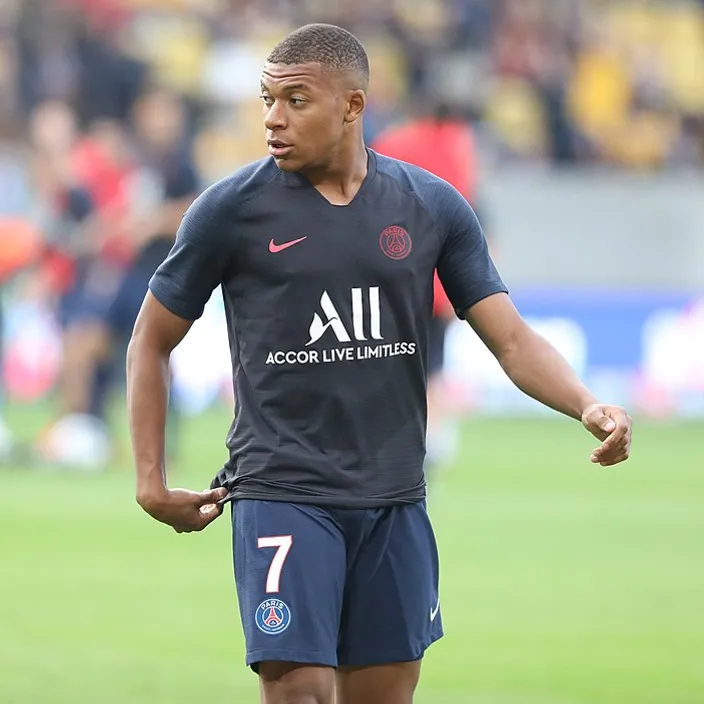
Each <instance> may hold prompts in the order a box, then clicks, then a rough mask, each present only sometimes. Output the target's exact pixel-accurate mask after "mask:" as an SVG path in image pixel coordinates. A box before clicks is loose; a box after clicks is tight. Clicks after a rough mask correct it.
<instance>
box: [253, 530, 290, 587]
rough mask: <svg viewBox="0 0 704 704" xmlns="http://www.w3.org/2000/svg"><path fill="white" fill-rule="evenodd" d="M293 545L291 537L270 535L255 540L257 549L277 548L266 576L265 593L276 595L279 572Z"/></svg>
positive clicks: (279, 578) (279, 579)
mask: <svg viewBox="0 0 704 704" xmlns="http://www.w3.org/2000/svg"><path fill="white" fill-rule="evenodd" d="M291 545H293V536H292V535H272V536H271V537H266V538H257V547H258V548H277V550H276V554H275V555H274V559H273V560H272V561H271V564H270V565H269V572H268V573H267V576H266V593H267V594H278V593H279V583H280V581H281V570H282V569H283V568H284V562H286V557H287V556H288V551H289V550H290V549H291Z"/></svg>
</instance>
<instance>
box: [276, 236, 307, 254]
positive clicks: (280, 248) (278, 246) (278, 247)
mask: <svg viewBox="0 0 704 704" xmlns="http://www.w3.org/2000/svg"><path fill="white" fill-rule="evenodd" d="M306 239H308V236H307V235H306V236H305V237H299V238H298V239H297V240H291V241H290V242H284V243H283V244H276V243H275V242H274V240H273V239H272V240H270V241H269V251H270V252H271V253H272V254H276V253H277V252H283V250H284V249H288V248H289V247H293V245H294V244H298V243H299V242H303V240H306Z"/></svg>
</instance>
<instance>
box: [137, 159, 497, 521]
mask: <svg viewBox="0 0 704 704" xmlns="http://www.w3.org/2000/svg"><path fill="white" fill-rule="evenodd" d="M436 268H437V271H438V273H439V276H440V278H441V281H442V283H443V285H444V287H445V290H446V292H447V294H448V296H449V298H450V300H451V301H452V304H453V305H454V307H455V309H456V310H457V311H458V314H461V313H464V311H466V310H467V308H469V307H470V306H472V305H473V304H475V303H477V302H478V301H479V300H481V299H483V298H485V297H486V296H489V295H491V294H494V293H497V292H502V291H506V288H505V286H504V284H503V282H502V281H501V278H500V277H499V274H498V273H497V271H496V268H495V267H494V264H493V263H492V261H491V259H490V257H489V254H488V251H487V246H486V242H485V239H484V235H483V233H482V230H481V227H480V225H479V222H478V221H477V218H476V216H475V214H474V212H473V210H472V209H471V207H470V206H469V205H468V203H467V201H466V200H465V199H464V198H463V197H462V196H461V195H460V194H459V193H458V192H457V191H456V190H455V189H454V188H453V187H452V186H450V185H449V184H448V183H446V182H445V181H442V180H441V179H439V178H437V177H436V176H433V175H431V174H430V173H428V172H426V171H424V170H422V169H419V168H417V167H414V166H411V165H408V164H404V163H402V162H399V161H396V160H394V159H389V158H386V157H382V156H380V155H378V154H376V153H375V152H373V151H371V150H369V166H368V172H367V176H366V178H365V180H364V182H363V183H362V186H361V188H360V190H359V191H358V193H357V195H356V196H355V198H354V199H353V200H352V202H351V203H350V204H349V205H346V206H336V205H331V204H330V203H329V202H328V201H327V200H326V199H325V198H324V197H323V196H322V195H321V194H320V193H319V192H318V191H317V190H316V189H315V188H314V187H313V186H311V184H310V182H308V181H307V180H306V179H305V178H304V177H303V176H301V175H299V174H296V173H289V172H285V171H281V170H280V169H279V168H278V167H277V166H276V163H275V162H274V160H273V159H272V158H266V159H264V160H261V161H258V162H255V163H253V164H250V165H248V166H245V167H244V168H242V169H240V170H239V171H237V172H236V173H235V174H234V175H232V176H230V177H228V178H226V179H224V180H222V181H219V182H218V183H216V184H214V185H213V186H211V187H210V188H209V189H208V190H206V191H205V192H204V193H203V194H202V195H201V196H200V197H199V198H198V199H197V200H196V201H195V202H194V204H193V205H192V206H191V208H190V209H189V210H188V212H187V213H186V215H185V217H184V220H183V223H182V225H181V228H180V230H179V233H178V236H177V239H176V243H175V245H174V247H173V249H172V250H171V253H170V254H169V256H168V257H167V259H166V261H165V262H164V263H163V264H162V265H161V267H160V268H159V269H158V271H157V272H156V274H155V275H154V277H153V279H152V281H151V284H150V288H151V291H152V293H153V294H154V295H155V296H156V298H157V299H158V300H159V301H160V302H161V303H162V304H163V305H164V306H166V308H168V309H169V310H171V311H172V312H173V313H175V314H176V315H178V316H180V317H182V318H186V319H189V320H195V319H196V318H198V317H199V316H200V315H201V314H202V312H203V308H204V306H205V304H206V302H207V301H208V299H209V298H210V296H211V294H212V292H213V290H214V289H215V288H216V287H217V286H222V292H223V296H224V302H225V310H226V315H227V325H228V332H229V339H230V348H231V353H232V370H233V381H234V388H235V418H234V421H233V423H232V426H231V429H230V432H229V434H228V437H227V447H228V448H229V451H230V458H229V461H228V462H226V463H225V466H224V468H223V469H222V470H221V471H220V472H219V473H218V475H217V477H216V479H215V480H214V482H213V485H214V486H219V485H222V486H225V487H227V488H228V490H229V492H230V494H229V495H230V496H231V497H232V498H233V499H240V498H252V499H270V500H285V501H292V502H299V503H312V504H318V505H330V506H347V507H375V506H385V505H393V504H398V503H409V502H415V501H418V500H420V499H422V498H423V497H424V495H425V481H424V475H423V460H424V455H425V432H426V377H427V366H428V335H429V325H430V319H431V316H432V312H433V275H434V272H435V270H436ZM205 363H207V362H205Z"/></svg>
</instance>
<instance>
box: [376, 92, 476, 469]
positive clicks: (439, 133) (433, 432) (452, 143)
mask: <svg viewBox="0 0 704 704" xmlns="http://www.w3.org/2000/svg"><path fill="white" fill-rule="evenodd" d="M372 147H373V148H374V149H375V150H376V151H378V152H379V153H380V154H385V155H387V156H390V157H392V158H395V159H400V160H401V161H405V162H408V163H410V164H414V165H415V166H419V167H421V168H423V169H426V170H427V171H430V172H431V173H433V174H435V175H436V176H439V177H440V178H443V179H445V180H446V181H447V182H448V183H451V184H452V185H453V186H454V187H455V188H456V189H457V190H458V191H459V192H460V193H461V194H462V195H463V196H464V197H465V198H466V199H467V200H468V201H469V202H470V203H473V204H474V205H475V207H476V202H477V190H478V188H477V183H478V165H477V155H476V147H475V138H474V134H473V132H472V130H471V128H470V126H469V125H468V124H467V122H466V121H465V120H462V119H458V118H457V117H456V116H454V115H452V113H451V111H450V109H449V108H448V106H447V105H446V104H445V103H444V102H442V101H435V102H431V103H429V104H427V105H425V106H423V108H419V114H418V115H416V116H415V117H414V118H413V119H410V120H408V121H406V122H404V123H402V124H400V125H396V126H393V127H390V128H389V129H388V130H386V131H384V132H382V133H381V134H380V135H379V136H378V137H377V139H376V140H374V142H372ZM433 294H434V295H433V301H434V306H433V316H432V319H431V325H430V339H429V346H428V433H427V435H428V437H427V456H426V457H427V464H428V467H429V469H430V468H432V467H434V466H436V465H439V464H443V463H445V462H448V461H450V460H451V459H452V458H453V456H454V452H455V449H456V447H457V427H456V422H455V419H453V418H452V414H451V413H450V412H449V408H448V403H447V398H446V394H445V379H444V375H443V369H444V357H445V338H446V333H447V329H448V326H449V324H450V322H451V321H452V320H453V319H455V312H454V310H453V308H452V305H451V304H450V301H449V299H448V298H447V295H446V294H445V291H444V289H443V287H442V284H441V283H440V279H439V277H438V275H437V273H436V274H435V277H434V282H433Z"/></svg>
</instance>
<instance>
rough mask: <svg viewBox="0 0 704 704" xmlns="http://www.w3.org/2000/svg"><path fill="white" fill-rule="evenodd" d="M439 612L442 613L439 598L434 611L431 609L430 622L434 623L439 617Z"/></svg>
mask: <svg viewBox="0 0 704 704" xmlns="http://www.w3.org/2000/svg"><path fill="white" fill-rule="evenodd" d="M438 611H440V597H438V603H437V604H436V605H435V608H434V609H430V620H431V621H434V620H435V617H436V616H437V615H438Z"/></svg>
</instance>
